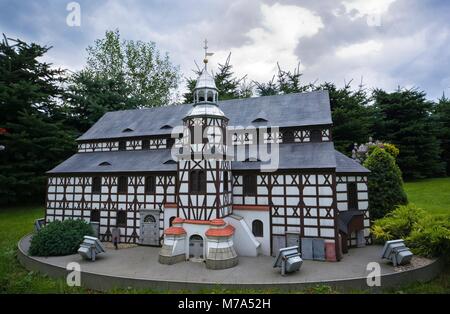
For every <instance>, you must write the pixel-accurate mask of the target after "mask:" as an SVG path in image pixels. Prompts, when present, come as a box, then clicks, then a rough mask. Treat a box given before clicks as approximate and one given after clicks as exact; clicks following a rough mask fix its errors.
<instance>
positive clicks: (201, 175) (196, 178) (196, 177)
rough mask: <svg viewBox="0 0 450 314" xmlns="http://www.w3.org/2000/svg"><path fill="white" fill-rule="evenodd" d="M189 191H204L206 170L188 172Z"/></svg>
mask: <svg viewBox="0 0 450 314" xmlns="http://www.w3.org/2000/svg"><path fill="white" fill-rule="evenodd" d="M189 191H190V192H191V193H205V192H206V171H205V170H192V171H191V172H190V173H189Z"/></svg>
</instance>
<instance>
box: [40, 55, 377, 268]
mask: <svg viewBox="0 0 450 314" xmlns="http://www.w3.org/2000/svg"><path fill="white" fill-rule="evenodd" d="M219 97H220V95H219V93H218V90H217V88H216V85H215V82H214V79H213V77H212V76H211V75H210V74H209V73H208V71H207V59H206V57H205V60H204V69H203V71H202V73H201V75H200V77H199V78H198V80H197V85H196V87H195V91H194V103H193V104H192V105H178V106H167V107H159V108H149V109H137V110H125V111H116V112H109V113H106V114H105V115H104V116H103V117H102V118H101V119H100V120H99V121H98V122H97V123H96V124H94V126H92V127H91V128H90V129H89V130H88V131H87V132H86V133H85V134H83V135H82V136H81V137H79V138H78V139H77V141H78V153H76V154H75V155H73V156H72V157H70V158H69V159H67V160H66V161H64V162H63V163H61V164H60V165H58V166H57V167H55V168H54V169H52V170H51V171H49V172H48V193H47V210H46V221H47V222H50V221H53V220H63V219H84V220H86V221H88V222H96V223H97V225H99V230H98V232H99V237H100V239H101V240H102V241H111V231H112V229H113V228H116V227H118V228H119V229H120V234H121V241H122V242H130V243H136V244H140V245H149V246H161V249H160V253H159V261H160V263H165V264H174V263H177V262H181V261H186V260H191V261H205V262H206V266H207V267H208V268H212V269H221V268H228V267H232V266H234V265H236V264H237V263H238V257H239V256H257V255H260V254H262V255H274V254H276V253H277V252H278V250H279V249H280V248H283V247H286V246H292V245H298V246H300V249H301V252H302V257H303V258H304V259H317V260H327V261H336V260H340V259H341V257H342V252H343V253H345V252H346V251H347V249H348V247H351V246H363V245H365V244H368V243H369V241H370V237H369V215H368V211H367V208H368V194H367V174H368V170H367V169H365V168H364V167H362V166H361V165H360V164H359V163H357V162H356V161H354V160H352V159H351V158H348V157H346V156H345V155H343V154H341V153H339V152H337V151H336V150H335V149H334V145H333V140H332V120H331V112H330V102H329V96H328V93H327V92H326V91H315V92H310V93H299V94H289V95H278V96H266V97H257V98H247V99H236V100H227V101H219ZM268 156H269V157H270V158H267V157H268ZM269 159H270V160H269ZM268 164H270V165H269V166H267V165H268Z"/></svg>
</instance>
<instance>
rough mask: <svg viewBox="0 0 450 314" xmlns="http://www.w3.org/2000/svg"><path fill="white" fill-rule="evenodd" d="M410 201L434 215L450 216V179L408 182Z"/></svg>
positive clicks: (406, 187)
mask: <svg viewBox="0 0 450 314" xmlns="http://www.w3.org/2000/svg"><path fill="white" fill-rule="evenodd" d="M405 191H406V193H407V194H408V200H409V202H411V203H414V204H416V205H417V206H418V207H421V208H423V209H426V210H427V211H429V212H431V213H433V214H450V178H437V179H427V180H422V181H417V182H406V183H405Z"/></svg>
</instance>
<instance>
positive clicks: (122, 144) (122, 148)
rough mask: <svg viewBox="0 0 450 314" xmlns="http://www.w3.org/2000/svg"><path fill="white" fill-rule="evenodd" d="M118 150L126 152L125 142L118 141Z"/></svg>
mask: <svg viewBox="0 0 450 314" xmlns="http://www.w3.org/2000/svg"><path fill="white" fill-rule="evenodd" d="M119 150H127V141H119Z"/></svg>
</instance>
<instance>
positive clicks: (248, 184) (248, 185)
mask: <svg viewBox="0 0 450 314" xmlns="http://www.w3.org/2000/svg"><path fill="white" fill-rule="evenodd" d="M243 190H244V195H249V196H251V195H256V175H254V174H246V175H244V188H243Z"/></svg>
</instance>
